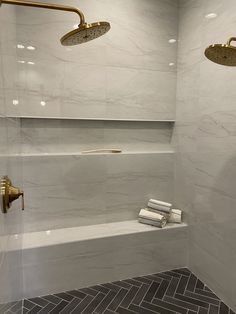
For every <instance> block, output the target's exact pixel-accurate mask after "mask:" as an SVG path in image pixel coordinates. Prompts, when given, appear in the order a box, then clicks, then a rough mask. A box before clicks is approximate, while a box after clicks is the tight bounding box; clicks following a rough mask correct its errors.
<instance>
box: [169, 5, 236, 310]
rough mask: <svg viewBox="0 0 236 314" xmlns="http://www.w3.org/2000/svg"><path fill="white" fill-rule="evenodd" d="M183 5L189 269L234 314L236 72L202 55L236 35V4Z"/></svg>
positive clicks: (181, 126)
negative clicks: (211, 16) (215, 15)
mask: <svg viewBox="0 0 236 314" xmlns="http://www.w3.org/2000/svg"><path fill="white" fill-rule="evenodd" d="M180 4H181V6H180V25H179V56H178V58H179V60H178V88H177V123H176V129H175V136H174V138H175V144H176V147H177V149H178V154H177V159H176V175H175V176H176V181H175V183H176V184H175V188H176V189H175V191H176V193H175V200H176V202H177V204H178V205H179V206H182V207H183V209H184V210H185V211H187V212H188V215H189V221H190V224H191V227H190V230H191V233H190V236H191V238H190V246H189V247H190V268H191V270H193V271H194V272H195V273H196V274H197V275H198V276H199V277H200V278H202V280H203V281H204V282H206V283H207V284H208V285H209V287H211V288H212V289H213V290H214V291H215V292H216V293H217V294H218V295H219V296H220V297H221V298H222V299H223V300H225V302H226V303H228V304H229V305H230V306H231V307H232V308H233V309H234V310H236V302H235V296H236V277H235V276H236V275H235V262H236V249H235V222H236V197H235V185H236V179H235V178H236V177H235V174H236V148H235V147H236V146H235V143H236V137H235V135H236V133H235V130H236V119H235V117H236V109H235V108H236V107H235V81H236V70H235V68H228V67H223V66H220V65H216V64H214V63H212V62H210V61H208V60H207V59H206V58H205V57H204V50H205V48H206V47H207V46H208V45H210V44H213V43H225V42H226V41H227V39H228V38H229V37H231V36H234V35H235V31H236V19H235V12H236V3H235V1H232V0H224V1H223V0H214V1H213V0H208V1H205V0H195V1H187V0H181V1H180ZM209 13H216V14H217V17H216V18H215V19H206V18H205V16H206V15H207V14H209Z"/></svg>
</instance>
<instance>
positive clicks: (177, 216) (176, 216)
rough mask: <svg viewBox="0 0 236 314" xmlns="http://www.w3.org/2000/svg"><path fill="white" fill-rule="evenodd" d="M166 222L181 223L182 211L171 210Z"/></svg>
mask: <svg viewBox="0 0 236 314" xmlns="http://www.w3.org/2000/svg"><path fill="white" fill-rule="evenodd" d="M168 222H170V223H177V224H180V223H181V222H182V210H180V209H171V212H170V216H169V218H168Z"/></svg>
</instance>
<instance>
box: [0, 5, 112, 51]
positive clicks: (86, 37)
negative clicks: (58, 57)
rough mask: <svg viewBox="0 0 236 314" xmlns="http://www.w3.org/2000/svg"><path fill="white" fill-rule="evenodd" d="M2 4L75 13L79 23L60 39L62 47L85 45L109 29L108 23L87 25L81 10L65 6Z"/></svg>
mask: <svg viewBox="0 0 236 314" xmlns="http://www.w3.org/2000/svg"><path fill="white" fill-rule="evenodd" d="M3 3H4V4H13V5H20V6H26V7H34V8H43V9H51V10H59V11H68V12H74V13H77V14H78V15H79V17H80V23H79V25H78V28H77V29H74V30H72V31H70V32H69V33H67V34H66V35H64V36H63V37H62V38H61V44H62V45H63V46H74V45H78V44H83V43H86V42H88V41H90V40H93V39H95V38H98V37H100V36H102V35H104V34H106V33H107V32H108V31H109V30H110V28H111V26H110V23H108V22H96V23H91V24H87V23H86V22H85V18H84V14H83V12H82V11H81V10H79V9H78V8H74V7H71V6H67V5H59V4H53V3H44V2H34V1H24V0H0V6H1V4H3Z"/></svg>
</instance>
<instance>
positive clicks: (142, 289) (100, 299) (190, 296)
mask: <svg viewBox="0 0 236 314" xmlns="http://www.w3.org/2000/svg"><path fill="white" fill-rule="evenodd" d="M20 305H21V303H20V302H15V303H12V304H7V305H5V308H4V307H2V308H1V307H0V313H7V314H12V313H21V312H20ZM1 310H2V312H1ZM23 313H25V314H26V313H27V314H35V313H40V314H43V313H45V314H46V313H51V314H57V313H61V314H102V313H104V314H115V313H118V314H134V313H137V314H154V313H161V314H173V313H180V314H194V313H195V314H197V313H199V314H216V313H219V314H234V312H233V311H232V310H230V309H229V308H228V307H227V305H225V304H224V303H223V302H222V301H221V300H220V299H219V298H218V297H217V296H216V295H215V294H214V293H213V292H212V291H211V290H210V289H208V288H207V287H206V286H205V285H204V284H203V283H202V282H201V281H200V280H199V279H197V278H196V277H195V276H194V275H193V274H192V273H191V272H190V271H189V270H188V269H186V268H182V269H177V270H172V271H167V272H163V273H159V274H154V275H148V276H144V277H137V278H133V279H127V280H122V281H117V282H113V283H107V284H101V285H97V286H94V287H90V288H84V289H80V290H73V291H67V292H62V293H58V294H54V295H48V296H44V297H38V298H33V299H29V300H24V301H23Z"/></svg>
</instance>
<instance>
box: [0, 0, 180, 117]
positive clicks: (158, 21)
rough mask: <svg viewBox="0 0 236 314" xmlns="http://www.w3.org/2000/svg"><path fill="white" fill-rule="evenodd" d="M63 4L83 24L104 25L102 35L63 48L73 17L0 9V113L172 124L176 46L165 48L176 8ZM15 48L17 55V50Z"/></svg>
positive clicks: (173, 31) (171, 2) (104, 0)
mask: <svg viewBox="0 0 236 314" xmlns="http://www.w3.org/2000/svg"><path fill="white" fill-rule="evenodd" d="M46 2H47V1H46ZM48 2H50V1H48ZM58 3H63V1H62V0H60V1H58ZM67 4H68V5H74V6H78V7H80V8H81V9H82V10H83V11H84V13H85V16H86V17H87V21H88V22H91V21H92V22H93V21H97V20H107V21H109V22H110V23H111V30H110V32H109V33H107V34H106V35H105V36H103V37H101V38H99V39H97V40H95V41H91V42H89V43H86V44H84V45H80V46H75V47H67V48H66V47H63V46H61V45H60V41H59V39H60V37H61V36H62V35H63V34H64V33H66V32H67V31H69V30H71V29H73V26H74V25H75V24H76V23H78V18H77V16H76V14H73V13H68V12H57V11H47V10H42V9H40V10H39V9H38V10H36V9H32V8H22V7H13V8H9V7H8V6H6V5H3V6H2V7H1V19H2V21H3V23H4V27H5V28H6V32H5V34H2V35H1V41H2V43H4V45H2V46H3V48H2V69H3V75H4V81H3V84H2V85H0V94H2V93H4V94H5V99H6V103H7V106H6V108H5V110H6V113H7V114H8V115H9V116H24V115H26V116H44V117H48V116H54V117H80V118H110V119H112V118H113V119H114V118H121V119H122V118H123V119H124V118H125V119H127V118H131V119H134V118H139V119H150V120H152V119H173V118H174V116H175V92H176V53H177V44H176V43H173V44H170V43H169V42H168V41H169V39H176V37H177V23H178V3H177V1H175V0H168V1H163V0H155V1H153V0H147V1H142V0H136V1H133V0H128V1H127V0H114V1H112V2H111V1H109V0H101V1H98V0H93V1H92V2H87V1H86V0H81V1H77V0H71V1H70V2H69V3H67ZM8 13H11V16H10V17H9V16H8V17H7V14H8ZM26 16H27V19H26V18H25V17H26ZM10 27H12V28H14V31H10ZM154 33H155V35H154ZM17 44H20V45H23V46H24V47H25V48H24V49H18V48H17ZM28 46H33V47H35V48H36V49H35V50H28V49H27V47H28ZM22 62H24V63H22ZM32 62H33V64H32ZM14 99H17V100H18V101H19V103H18V104H17V105H14V104H13V103H12V102H13V100H14ZM41 101H44V102H45V103H46V105H45V106H42V105H41Z"/></svg>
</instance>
